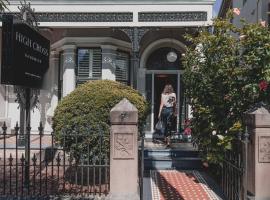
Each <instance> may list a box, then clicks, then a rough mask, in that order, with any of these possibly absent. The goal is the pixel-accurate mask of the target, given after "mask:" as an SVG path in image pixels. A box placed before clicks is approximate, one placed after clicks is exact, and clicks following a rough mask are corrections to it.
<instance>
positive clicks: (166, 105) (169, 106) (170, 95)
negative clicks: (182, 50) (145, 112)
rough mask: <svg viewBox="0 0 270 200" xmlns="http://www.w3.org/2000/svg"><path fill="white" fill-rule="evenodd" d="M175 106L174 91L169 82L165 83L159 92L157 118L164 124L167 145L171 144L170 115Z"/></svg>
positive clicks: (171, 115)
mask: <svg viewBox="0 0 270 200" xmlns="http://www.w3.org/2000/svg"><path fill="white" fill-rule="evenodd" d="M175 107H176V94H175V93H174V90H173V87H172V85H171V84H166V85H165V87H164V89H163V92H162V94H161V101H160V107H159V113H158V118H159V119H161V121H162V123H163V125H164V127H165V128H164V129H163V130H164V132H163V135H164V136H165V143H166V145H167V146H170V144H171V124H172V121H171V120H172V117H173V114H174V112H175V110H176V109H175Z"/></svg>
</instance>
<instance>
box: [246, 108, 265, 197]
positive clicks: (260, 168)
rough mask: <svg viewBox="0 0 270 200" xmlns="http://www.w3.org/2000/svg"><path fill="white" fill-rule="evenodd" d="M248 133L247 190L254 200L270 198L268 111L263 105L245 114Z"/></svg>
mask: <svg viewBox="0 0 270 200" xmlns="http://www.w3.org/2000/svg"><path fill="white" fill-rule="evenodd" d="M245 121H246V125H247V127H248V132H249V134H250V142H249V146H248V159H247V162H248V167H247V179H248V186H247V189H248V191H249V192H250V193H251V194H252V195H254V197H255V200H266V199H270V112H269V110H267V109H266V108H265V107H264V106H263V105H260V106H258V107H257V108H255V109H253V110H251V111H249V112H247V113H246V115H245Z"/></svg>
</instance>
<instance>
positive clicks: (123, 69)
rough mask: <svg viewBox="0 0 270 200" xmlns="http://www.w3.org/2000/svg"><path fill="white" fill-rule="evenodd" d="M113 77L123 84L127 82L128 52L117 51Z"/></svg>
mask: <svg viewBox="0 0 270 200" xmlns="http://www.w3.org/2000/svg"><path fill="white" fill-rule="evenodd" d="M115 67H116V68H115V79H116V81H119V82H121V83H124V84H128V82H129V54H128V53H126V52H117V54H116V62H115Z"/></svg>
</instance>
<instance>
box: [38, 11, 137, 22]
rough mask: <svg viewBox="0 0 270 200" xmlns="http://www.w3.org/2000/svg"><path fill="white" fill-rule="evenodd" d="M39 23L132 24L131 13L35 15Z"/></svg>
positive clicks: (40, 13)
mask: <svg viewBox="0 0 270 200" xmlns="http://www.w3.org/2000/svg"><path fill="white" fill-rule="evenodd" d="M36 17H37V20H38V21H39V22H132V21H133V13H131V12H119V13H111V12H110V13H109V12H108V13H107V12H103V13H99V12H96V13H42V12H39V13H36Z"/></svg>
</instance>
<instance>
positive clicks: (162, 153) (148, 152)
mask: <svg viewBox="0 0 270 200" xmlns="http://www.w3.org/2000/svg"><path fill="white" fill-rule="evenodd" d="M166 156H167V157H172V158H179V157H185V158H186V157H199V152H198V151H192V150H186V151H183V150H174V149H145V150H144V157H166Z"/></svg>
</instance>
